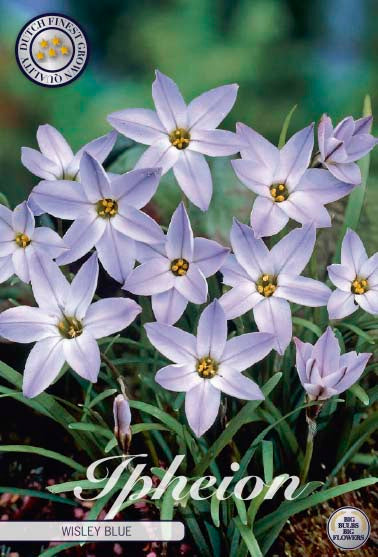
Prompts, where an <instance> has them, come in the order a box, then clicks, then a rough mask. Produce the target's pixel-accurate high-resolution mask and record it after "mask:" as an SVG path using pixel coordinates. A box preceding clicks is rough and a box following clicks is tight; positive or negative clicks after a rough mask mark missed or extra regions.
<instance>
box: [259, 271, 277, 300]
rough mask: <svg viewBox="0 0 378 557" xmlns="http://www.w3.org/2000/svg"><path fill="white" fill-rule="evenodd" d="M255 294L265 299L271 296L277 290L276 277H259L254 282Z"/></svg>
mask: <svg viewBox="0 0 378 557" xmlns="http://www.w3.org/2000/svg"><path fill="white" fill-rule="evenodd" d="M256 288H257V292H259V293H260V294H261V295H262V296H265V298H269V297H270V296H272V295H273V294H274V292H275V290H276V288H277V277H275V276H273V275H261V277H260V278H259V279H258V281H257V282H256Z"/></svg>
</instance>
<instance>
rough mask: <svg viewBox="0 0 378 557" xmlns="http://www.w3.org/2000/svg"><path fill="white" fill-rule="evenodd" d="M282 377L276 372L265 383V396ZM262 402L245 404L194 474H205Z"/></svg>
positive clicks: (252, 401) (263, 389) (255, 401)
mask: <svg viewBox="0 0 378 557" xmlns="http://www.w3.org/2000/svg"><path fill="white" fill-rule="evenodd" d="M281 377H282V373H275V374H274V375H273V377H271V378H270V379H269V381H267V382H266V383H265V385H264V386H263V388H262V391H263V393H264V396H265V397H267V396H269V394H270V393H271V392H272V391H273V389H274V387H275V386H276V385H277V383H278V382H279V380H280V379H281ZM261 403H262V401H261V400H251V401H250V402H248V403H247V404H245V405H244V406H243V408H242V409H241V410H240V412H239V413H238V414H237V415H236V416H235V417H234V418H232V420H230V422H229V424H228V426H227V428H226V429H225V430H224V431H223V432H222V433H221V434H220V436H219V437H218V439H217V440H216V441H215V443H214V444H213V445H212V446H211V447H210V448H209V450H208V451H207V453H206V454H205V456H204V457H203V458H202V459H201V460H200V462H199V463H198V464H197V466H196V467H195V470H194V472H193V474H194V476H203V474H204V473H205V471H206V470H207V468H208V467H209V466H210V463H211V462H212V461H213V460H214V459H215V458H216V457H217V456H218V454H219V453H220V452H221V451H222V450H223V449H224V447H226V446H227V445H228V444H229V443H230V441H231V440H232V439H233V437H234V435H236V433H237V432H238V431H239V429H240V428H241V427H242V426H243V425H245V424H247V423H249V422H250V421H251V420H252V419H253V418H254V415H253V414H254V411H255V410H256V408H258V407H259V406H260V404H261Z"/></svg>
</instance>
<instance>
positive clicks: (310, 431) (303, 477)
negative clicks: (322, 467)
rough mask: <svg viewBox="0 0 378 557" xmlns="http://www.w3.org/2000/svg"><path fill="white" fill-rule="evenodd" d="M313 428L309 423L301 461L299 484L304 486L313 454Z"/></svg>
mask: <svg viewBox="0 0 378 557" xmlns="http://www.w3.org/2000/svg"><path fill="white" fill-rule="evenodd" d="M314 435H315V432H314V427H313V425H312V424H311V423H309V425H308V434H307V443H306V453H305V456H304V460H303V466H302V471H301V478H300V479H301V483H302V484H304V483H306V481H307V476H308V472H309V470H310V466H311V459H312V454H313V452H314Z"/></svg>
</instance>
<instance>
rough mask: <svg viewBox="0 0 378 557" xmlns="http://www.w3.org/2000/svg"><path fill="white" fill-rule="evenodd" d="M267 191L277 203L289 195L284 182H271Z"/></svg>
mask: <svg viewBox="0 0 378 557" xmlns="http://www.w3.org/2000/svg"><path fill="white" fill-rule="evenodd" d="M269 191H270V195H271V196H272V197H273V199H274V201H276V202H277V203H282V201H286V199H287V198H288V197H289V190H288V189H287V187H286V185H285V184H272V185H271V186H270V188H269ZM278 194H279V195H278Z"/></svg>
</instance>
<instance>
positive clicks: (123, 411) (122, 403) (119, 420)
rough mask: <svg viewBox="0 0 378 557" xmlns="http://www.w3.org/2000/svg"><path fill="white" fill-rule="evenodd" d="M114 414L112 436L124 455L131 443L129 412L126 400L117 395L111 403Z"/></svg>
mask: <svg viewBox="0 0 378 557" xmlns="http://www.w3.org/2000/svg"><path fill="white" fill-rule="evenodd" d="M113 413H114V435H115V436H116V439H117V441H118V444H119V446H120V447H121V449H122V451H123V452H124V453H127V452H128V449H129V446H130V442H131V429H130V424H131V412H130V406H129V402H128V400H127V398H126V397H125V396H124V395H121V394H120V395H118V396H116V397H115V399H114V403H113Z"/></svg>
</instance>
